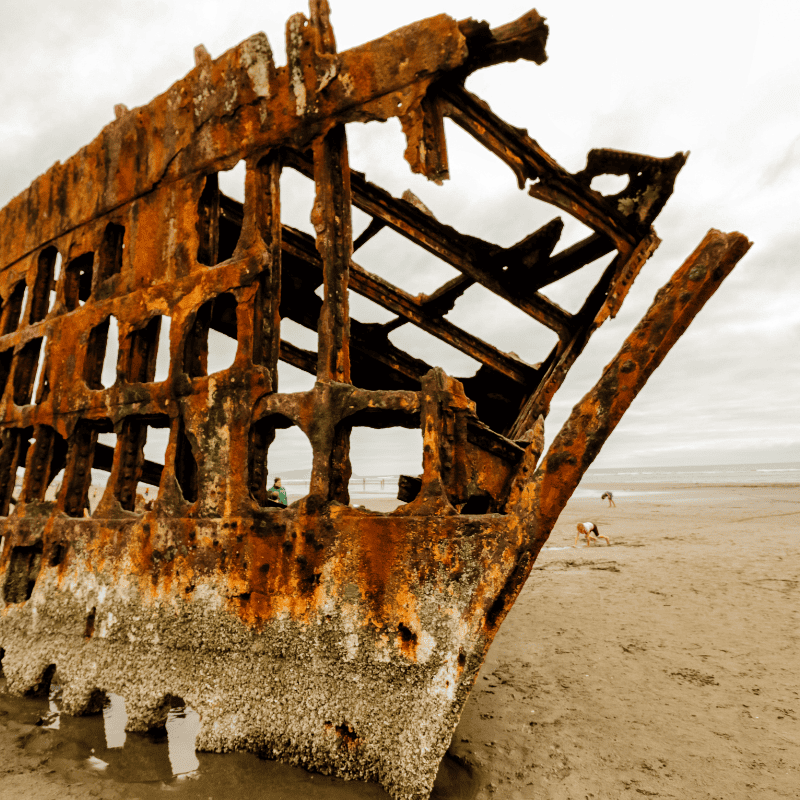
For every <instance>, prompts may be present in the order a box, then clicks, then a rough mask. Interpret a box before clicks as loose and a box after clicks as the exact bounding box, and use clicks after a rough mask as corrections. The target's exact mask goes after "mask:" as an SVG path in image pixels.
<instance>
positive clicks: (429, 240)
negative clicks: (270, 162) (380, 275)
mask: <svg viewBox="0 0 800 800" xmlns="http://www.w3.org/2000/svg"><path fill="white" fill-rule="evenodd" d="M285 163H286V164H288V165H289V166H291V167H293V168H294V169H296V170H297V171H298V172H300V173H302V174H304V175H307V176H309V177H310V176H311V175H312V174H313V173H312V172H311V163H310V161H309V160H308V158H307V156H305V155H304V154H302V153H299V152H297V151H291V152H290V153H288V154H287V156H286V162H285ZM350 187H351V190H352V193H353V205H355V206H356V208H359V209H361V210H362V211H364V212H366V213H367V214H369V215H370V216H372V217H373V218H375V219H380V220H383V222H385V223H386V225H387V226H389V227H390V228H392V230H394V231H396V232H397V233H400V234H402V235H403V236H405V237H406V238H407V239H410V240H411V241H413V242H415V243H416V244H418V245H419V246H420V247H422V248H424V249H425V250H427V251H428V252H429V253H432V254H433V255H435V256H437V257H438V258H441V259H442V261H444V262H445V263H447V264H450V266H452V267H455V268H456V269H457V270H458V271H459V272H462V273H463V274H464V275H467V276H469V277H470V278H472V279H473V280H474V281H476V282H477V283H480V284H482V285H483V286H485V287H486V288H487V289H489V290H490V291H492V292H494V293H495V294H497V295H499V296H500V297H502V298H503V299H504V300H507V301H508V302H509V303H511V304H512V305H514V306H516V307H517V308H519V309H520V310H522V311H524V312H525V313H526V314H528V315H529V316H531V317H533V318H534V319H535V320H537V321H538V322H541V323H542V324H543V325H545V326H547V327H548V328H550V329H551V330H554V331H555V332H556V333H558V335H559V337H560V338H568V337H569V335H570V333H571V330H572V322H573V320H572V315H571V314H569V313H568V312H566V311H564V309H563V308H561V307H560V306H559V305H557V304H556V303H554V302H553V301H552V300H548V298H546V297H544V295H541V294H539V293H538V292H530V293H529V292H525V294H520V293H518V292H516V291H511V290H510V289H509V288H508V287H506V286H504V285H503V284H502V283H501V282H500V281H499V280H498V279H497V278H496V277H495V276H493V275H492V274H491V273H490V272H489V271H488V270H486V269H483V268H482V266H481V264H482V262H485V261H491V260H492V259H493V258H494V257H495V256H497V255H498V254H499V253H500V252H502V250H503V248H501V247H499V246H498V245H491V244H488V243H487V242H484V241H483V240H481V239H477V238H475V237H473V236H468V235H466V234H463V233H459V232H458V231H457V230H455V228H451V227H450V226H449V225H444V224H443V223H441V222H439V221H438V220H436V219H434V218H433V217H431V216H430V215H428V214H425V213H424V212H422V211H420V210H419V209H417V208H415V207H414V206H413V205H411V203H408V202H406V201H404V200H398V199H397V198H396V197H392V195H391V194H389V192H387V191H385V190H384V189H381V188H380V187H378V186H375V185H374V184H372V183H369V182H368V181H367V180H366V179H365V178H364V177H363V176H362V175H360V174H359V173H357V172H353V173H352V174H351V176H350Z"/></svg>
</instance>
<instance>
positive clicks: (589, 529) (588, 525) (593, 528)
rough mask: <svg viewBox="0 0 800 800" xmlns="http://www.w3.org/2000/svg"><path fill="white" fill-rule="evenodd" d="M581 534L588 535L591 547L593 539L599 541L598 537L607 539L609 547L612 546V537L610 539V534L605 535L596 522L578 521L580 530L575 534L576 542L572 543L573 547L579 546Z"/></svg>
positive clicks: (588, 544)
mask: <svg viewBox="0 0 800 800" xmlns="http://www.w3.org/2000/svg"><path fill="white" fill-rule="evenodd" d="M581 536H585V537H586V546H587V547H591V546H592V541H593V540H594V541H597V540H598V539H605V540H606V545H607V546H609V547H610V546H611V539H609V538H608V536H603V534H602V533H600V531H599V530H598V529H597V525H595V524H594V522H579V523H578V532H577V533H576V534H575V544H573V545H572V546H573V547H577V546H578V539H580V537H581Z"/></svg>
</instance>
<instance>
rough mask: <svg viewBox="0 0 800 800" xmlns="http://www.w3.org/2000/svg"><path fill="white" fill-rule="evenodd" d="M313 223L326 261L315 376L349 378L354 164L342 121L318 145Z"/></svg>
mask: <svg viewBox="0 0 800 800" xmlns="http://www.w3.org/2000/svg"><path fill="white" fill-rule="evenodd" d="M314 183H315V184H316V186H317V199H316V202H315V205H314V220H313V221H314V227H315V228H316V230H317V250H318V251H319V254H320V258H321V260H322V274H323V278H324V286H325V297H324V300H323V305H322V316H321V318H320V325H319V329H318V333H319V365H318V367H317V377H318V378H321V379H328V380H334V381H339V382H341V383H349V382H350V353H349V346H350V344H349V336H350V333H349V317H350V314H349V311H348V306H349V303H348V297H347V288H348V281H349V269H350V258H351V256H352V249H353V245H352V241H353V234H352V227H351V222H350V207H351V206H350V169H349V167H348V166H347V139H346V138H345V131H344V126H338V127H336V128H334V129H333V130H331V131H329V132H328V133H327V134H326V135H325V136H324V137H322V138H321V139H319V140H318V141H317V142H316V143H315V144H314Z"/></svg>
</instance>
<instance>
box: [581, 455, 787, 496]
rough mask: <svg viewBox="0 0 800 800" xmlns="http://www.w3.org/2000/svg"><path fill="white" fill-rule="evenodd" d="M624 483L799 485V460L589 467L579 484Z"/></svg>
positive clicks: (611, 487) (610, 486)
mask: <svg viewBox="0 0 800 800" xmlns="http://www.w3.org/2000/svg"><path fill="white" fill-rule="evenodd" d="M628 483H651V484H653V483H663V484H671V483H684V484H693V483H696V484H704V483H713V484H731V485H737V486H738V485H742V484H744V485H759V484H762V485H763V484H773V483H782V484H785V483H796V484H800V461H790V462H783V463H777V464H711V465H708V464H706V465H701V466H695V467H687V466H683V467H612V468H600V469H594V468H590V469H589V470H587V472H586V474H585V475H584V477H583V481H581V486H585V485H592V486H600V485H603V486H606V485H607V487H606V488H609V489H612V490H613V486H614V484H628Z"/></svg>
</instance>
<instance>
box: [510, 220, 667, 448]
mask: <svg viewBox="0 0 800 800" xmlns="http://www.w3.org/2000/svg"><path fill="white" fill-rule="evenodd" d="M660 242H661V240H660V239H659V238H658V236H656V234H655V231H653V230H651V231H650V233H649V234H648V235H647V236H645V237H644V238H643V239H642V241H641V242H640V243H639V244H638V245H637V246H636V248H635V249H634V251H633V252H632V253H631V254H630V256H628V257H625V256H624V255H623V254H622V253H617V255H616V257H615V258H614V260H613V261H612V262H611V263H610V264H609V265H608V266H607V267H606V269H605V271H604V272H603V275H602V276H601V277H600V280H599V281H598V282H597V283H596V284H595V286H594V288H593V289H592V291H591V292H589V295H588V297H587V298H586V300H585V301H584V303H583V306H582V307H581V310H580V311H579V312H578V313H577V314H576V315H575V318H576V320H578V322H579V327H578V328H577V330H576V331H575V334H574V335H573V337H572V338H571V339H570V341H569V342H567V344H566V346H565V347H561V346H560V343H559V344H558V345H556V346H555V347H554V348H553V350H552V352H551V354H550V356H549V357H548V358H547V359H546V360H545V362H544V363H545V364H546V365H547V366H546V371H545V374H544V376H543V378H542V380H541V381H540V382H539V385H538V386H537V387H536V388H535V389H534V391H533V392H532V394H531V395H530V396H529V397H528V399H527V400H526V401H525V403H524V405H523V407H522V409H521V411H520V413H519V415H518V416H517V419H516V420H515V421H514V422H513V424H511V425H510V426H509V427H508V428H507V429H506V431H505V434H506V435H507V436H508V437H509V438H510V439H519V438H520V437H522V436H523V435H524V434H525V432H526V431H528V430H529V429H530V428H531V426H532V425H533V424H534V423H535V422H536V420H537V419H538V418H539V416H544V417H546V416H547V414H548V413H549V411H550V401H551V400H552V399H553V396H554V395H555V393H556V392H557V391H558V389H559V387H560V386H561V384H562V383H563V382H564V379H565V378H566V377H567V372H568V371H569V369H570V368H571V367H572V365H573V364H574V363H575V360H576V359H577V358H578V356H579V355H580V354H581V353H582V352H583V349H584V347H586V345H587V343H588V341H589V339H590V337H591V335H592V334H593V333H594V332H595V331H596V330H597V328H599V327H600V325H602V324H603V322H605V320H606V319H608V317H614V316H616V314H617V312H618V311H619V309H620V307H621V306H622V302H623V300H624V299H625V297H626V295H627V294H628V292H629V291H630V288H631V286H632V285H633V281H634V279H635V278H636V276H637V275H638V274H639V272H640V270H641V269H642V267H643V266H644V264H645V262H646V261H647V259H649V258H650V256H651V255H652V254H653V253H654V252H655V250H656V248H657V247H658V245H659V244H660Z"/></svg>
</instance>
